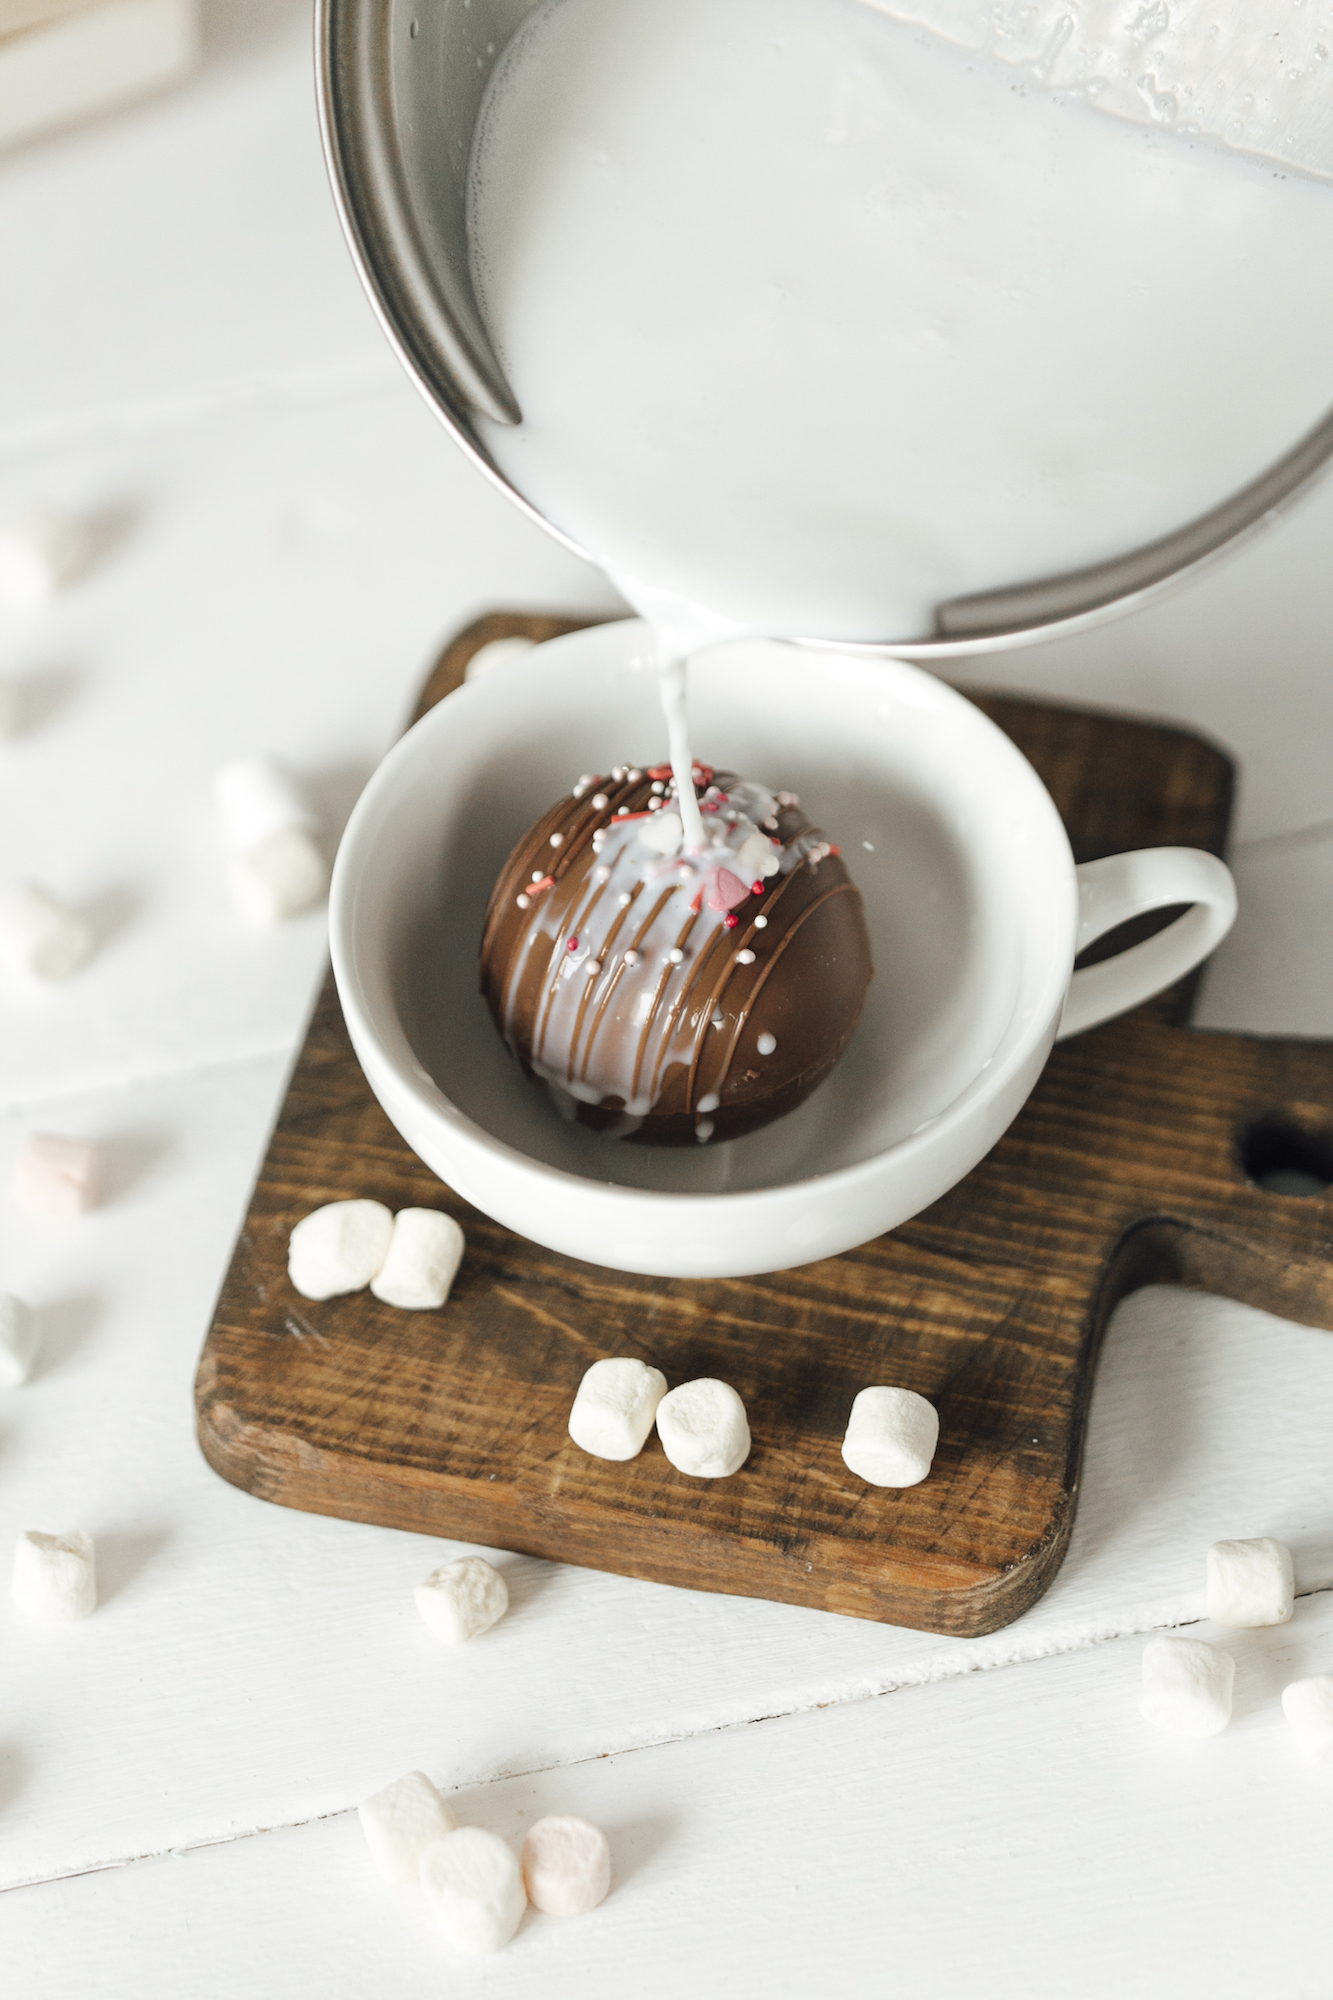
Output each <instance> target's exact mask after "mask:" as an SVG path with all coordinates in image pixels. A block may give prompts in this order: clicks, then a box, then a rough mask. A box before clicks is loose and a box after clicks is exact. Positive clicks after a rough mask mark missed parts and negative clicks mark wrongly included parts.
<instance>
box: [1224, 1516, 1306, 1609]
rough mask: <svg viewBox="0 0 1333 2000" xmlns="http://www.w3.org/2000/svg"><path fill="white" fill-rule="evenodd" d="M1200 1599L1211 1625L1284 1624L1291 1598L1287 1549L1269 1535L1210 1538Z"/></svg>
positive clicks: (1293, 1596) (1292, 1579)
mask: <svg viewBox="0 0 1333 2000" xmlns="http://www.w3.org/2000/svg"><path fill="white" fill-rule="evenodd" d="M1205 1601H1206V1605H1207V1610H1208V1616H1209V1617H1210V1618H1211V1619H1212V1621H1213V1623H1214V1624H1215V1625H1236V1626H1243V1625H1285V1624H1286V1622H1287V1620H1288V1619H1289V1618H1290V1616H1291V1614H1292V1611H1293V1609H1294V1608H1295V1602H1296V1576H1295V1572H1294V1571H1293V1569H1292V1565H1291V1551H1290V1550H1289V1549H1288V1548H1287V1547H1286V1545H1285V1543H1283V1542H1275V1541H1274V1540H1273V1539H1272V1537H1271V1536H1268V1535H1261V1536H1259V1537H1257V1538H1256V1539H1255V1540H1254V1541H1251V1542H1214V1543H1213V1546H1212V1547H1211V1548H1210V1549H1209V1551H1208V1582H1207V1587H1206V1599H1205Z"/></svg>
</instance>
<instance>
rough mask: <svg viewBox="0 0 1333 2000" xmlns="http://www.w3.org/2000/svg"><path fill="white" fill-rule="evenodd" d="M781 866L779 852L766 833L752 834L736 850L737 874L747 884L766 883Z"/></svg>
mask: <svg viewBox="0 0 1333 2000" xmlns="http://www.w3.org/2000/svg"><path fill="white" fill-rule="evenodd" d="M780 866H781V857H780V854H779V850H778V849H777V848H776V847H774V845H773V843H772V841H771V840H770V839H769V838H768V835H767V834H765V833H752V834H750V835H748V836H747V838H746V839H745V840H743V841H742V842H741V844H740V846H739V848H738V849H737V850H736V862H735V867H736V873H737V874H738V875H739V876H740V877H741V879H742V880H743V881H745V882H754V881H766V880H767V879H768V877H769V876H770V875H776V874H777V872H778V869H779V867H780Z"/></svg>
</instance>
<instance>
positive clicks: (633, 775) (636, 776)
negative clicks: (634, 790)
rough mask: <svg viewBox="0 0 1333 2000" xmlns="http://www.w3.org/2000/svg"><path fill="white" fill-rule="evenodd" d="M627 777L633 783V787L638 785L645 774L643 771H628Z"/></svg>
mask: <svg viewBox="0 0 1333 2000" xmlns="http://www.w3.org/2000/svg"><path fill="white" fill-rule="evenodd" d="M625 776H626V777H627V778H628V779H629V782H630V783H631V785H637V784H638V782H639V780H640V778H641V777H642V776H643V772H642V771H626V773H625Z"/></svg>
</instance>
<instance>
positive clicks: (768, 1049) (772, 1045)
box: [755, 1034, 778, 1056]
mask: <svg viewBox="0 0 1333 2000" xmlns="http://www.w3.org/2000/svg"><path fill="white" fill-rule="evenodd" d="M777 1045H778V1038H777V1036H776V1035H767V1034H765V1035H761V1036H760V1037H759V1040H758V1041H757V1042H756V1043H755V1047H756V1048H757V1049H758V1051H759V1053H760V1055H761V1056H771V1055H772V1054H773V1052H774V1050H775V1049H776V1048H777Z"/></svg>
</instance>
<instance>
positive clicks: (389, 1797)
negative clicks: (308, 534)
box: [356, 1771, 457, 1882]
mask: <svg viewBox="0 0 1333 2000" xmlns="http://www.w3.org/2000/svg"><path fill="white" fill-rule="evenodd" d="M356 1810H357V1817H358V1819H359V1820H360V1821H361V1831H362V1832H363V1833H364V1834H365V1836H366V1845H367V1847H369V1849H370V1855H371V1859H372V1860H373V1862H374V1863H375V1866H376V1867H377V1868H378V1869H379V1871H380V1874H381V1875H382V1876H383V1877H384V1879H385V1881H386V1882H416V1881H419V1880H420V1876H421V1861H422V1856H423V1855H424V1854H425V1852H426V1849H427V1848H428V1847H431V1846H433V1845H434V1843H435V1842H436V1841H437V1840H443V1839H444V1837H445V1835H446V1834H449V1833H452V1832H453V1831H454V1828H455V1826H456V1825H457V1821H456V1820H455V1819H454V1816H453V1814H452V1813H451V1812H450V1810H449V1808H448V1806H447V1805H446V1804H445V1803H444V1800H443V1799H442V1798H441V1797H440V1795H439V1793H438V1792H437V1791H436V1789H435V1787H434V1785H432V1783H431V1781H430V1779H429V1778H428V1777H427V1776H426V1774H425V1772H424V1771H409V1772H408V1774H407V1776H406V1777H405V1778H395V1780H394V1782H393V1783H392V1784H391V1785H386V1786H385V1787H384V1790H383V1791H382V1792H376V1793H375V1795H374V1797H373V1798H369V1799H366V1800H364V1801H363V1803H362V1804H361V1805H359V1806H358V1807H357V1809H356Z"/></svg>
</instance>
